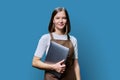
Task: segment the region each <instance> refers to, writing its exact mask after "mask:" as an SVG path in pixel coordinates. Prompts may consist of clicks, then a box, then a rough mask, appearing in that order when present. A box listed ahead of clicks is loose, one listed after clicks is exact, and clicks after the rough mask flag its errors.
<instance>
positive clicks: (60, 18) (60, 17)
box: [53, 11, 67, 30]
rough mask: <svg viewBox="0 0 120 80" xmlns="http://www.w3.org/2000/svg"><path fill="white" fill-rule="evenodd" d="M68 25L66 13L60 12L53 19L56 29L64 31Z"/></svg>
mask: <svg viewBox="0 0 120 80" xmlns="http://www.w3.org/2000/svg"><path fill="white" fill-rule="evenodd" d="M66 23H67V18H66V14H65V11H60V12H58V13H57V14H56V15H55V16H54V19H53V24H54V25H55V29H58V30H63V29H64V27H65V25H66Z"/></svg>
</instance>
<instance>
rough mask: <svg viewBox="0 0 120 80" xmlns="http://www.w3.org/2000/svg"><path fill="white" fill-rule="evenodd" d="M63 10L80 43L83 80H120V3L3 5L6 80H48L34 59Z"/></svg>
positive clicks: (56, 0)
mask: <svg viewBox="0 0 120 80" xmlns="http://www.w3.org/2000/svg"><path fill="white" fill-rule="evenodd" d="M58 6H63V7H65V8H67V10H68V12H69V15H70V19H71V26H72V30H71V33H70V34H72V35H74V36H75V37H76V38H77V39H78V48H79V64H80V69H81V77H82V80H120V77H119V76H120V74H119V73H120V58H119V57H120V1H119V0H0V80H43V71H42V70H38V69H36V68H33V67H32V65H31V63H32V58H33V55H34V51H35V49H36V47H37V44H38V41H39V38H40V37H41V35H42V34H44V33H47V32H48V30H47V28H48V23H49V19H50V16H51V12H52V11H53V9H54V8H55V7H58Z"/></svg>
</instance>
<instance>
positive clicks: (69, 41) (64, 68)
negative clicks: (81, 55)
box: [32, 7, 81, 80]
mask: <svg viewBox="0 0 120 80" xmlns="http://www.w3.org/2000/svg"><path fill="white" fill-rule="evenodd" d="M48 30H49V33H47V34H44V35H43V36H42V37H41V38H40V40H39V43H38V46H37V49H36V51H35V54H34V57H33V61H32V65H33V66H34V67H37V68H39V69H43V70H45V76H44V80H81V77H80V68H79V64H78V48H77V40H76V38H75V37H74V36H71V35H69V32H70V20H69V15H68V12H67V10H66V9H65V8H62V7H59V8H56V9H55V10H54V11H53V13H52V16H51V20H50V23H49V27H48ZM50 41H55V42H57V43H58V44H61V45H63V46H65V47H68V48H69V50H70V51H69V56H68V57H67V60H66V62H65V63H64V60H61V61H59V62H57V63H55V64H48V63H45V62H44V61H42V60H41V58H42V56H43V54H44V52H45V51H46V53H47V51H48V49H49V45H50ZM46 55H47V54H46ZM53 57H54V56H53ZM47 70H54V71H56V72H58V73H61V74H62V76H61V77H60V78H58V77H56V76H55V75H53V74H51V73H49V72H47Z"/></svg>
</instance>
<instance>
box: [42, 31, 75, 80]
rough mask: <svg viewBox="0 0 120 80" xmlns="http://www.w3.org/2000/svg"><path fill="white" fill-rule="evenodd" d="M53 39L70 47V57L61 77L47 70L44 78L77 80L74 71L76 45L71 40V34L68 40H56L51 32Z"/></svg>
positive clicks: (46, 79) (47, 79)
mask: <svg viewBox="0 0 120 80" xmlns="http://www.w3.org/2000/svg"><path fill="white" fill-rule="evenodd" d="M50 36H51V41H54V42H56V43H59V44H61V45H63V46H65V47H68V48H69V50H70V51H69V53H68V57H67V59H66V63H65V64H66V69H65V72H64V73H63V74H62V76H61V77H60V78H57V77H56V76H55V75H53V74H51V73H49V72H47V71H45V75H44V80H76V77H75V71H74V47H73V45H72V42H71V41H70V39H69V38H70V37H69V35H68V36H67V37H68V39H67V40H56V39H54V38H53V35H52V33H50Z"/></svg>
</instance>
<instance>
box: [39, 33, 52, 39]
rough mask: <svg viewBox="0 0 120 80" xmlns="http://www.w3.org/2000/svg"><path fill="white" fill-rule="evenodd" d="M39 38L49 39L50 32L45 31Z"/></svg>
mask: <svg viewBox="0 0 120 80" xmlns="http://www.w3.org/2000/svg"><path fill="white" fill-rule="evenodd" d="M40 39H43V40H49V39H50V34H49V33H47V34H43V35H42V36H41V37H40Z"/></svg>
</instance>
